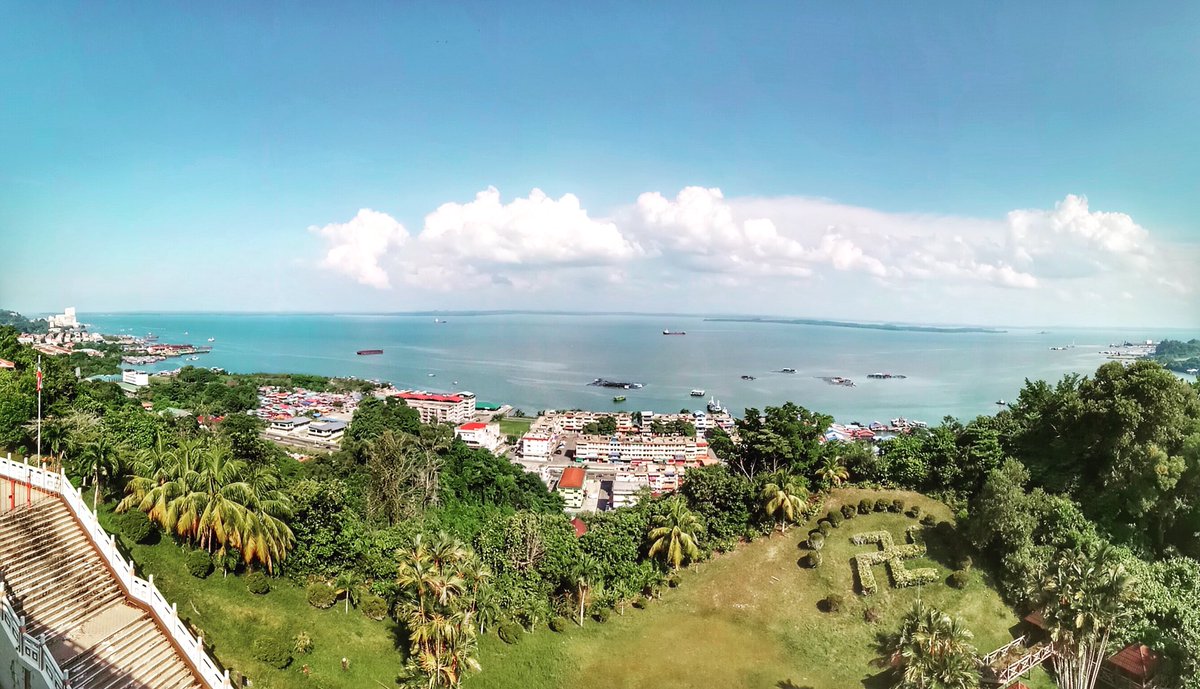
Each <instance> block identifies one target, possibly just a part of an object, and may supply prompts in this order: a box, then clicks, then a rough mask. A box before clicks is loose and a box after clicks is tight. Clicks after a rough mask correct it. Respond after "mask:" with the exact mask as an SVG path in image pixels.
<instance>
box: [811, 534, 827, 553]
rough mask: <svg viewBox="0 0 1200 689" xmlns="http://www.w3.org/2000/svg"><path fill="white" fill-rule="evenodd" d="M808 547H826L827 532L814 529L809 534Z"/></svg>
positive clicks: (816, 548)
mask: <svg viewBox="0 0 1200 689" xmlns="http://www.w3.org/2000/svg"><path fill="white" fill-rule="evenodd" d="M808 547H809V548H810V549H812V550H820V549H821V548H824V547H825V534H823V533H821V532H820V531H814V532H813V533H810V534H809V535H808Z"/></svg>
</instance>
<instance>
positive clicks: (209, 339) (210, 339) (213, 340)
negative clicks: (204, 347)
mask: <svg viewBox="0 0 1200 689" xmlns="http://www.w3.org/2000/svg"><path fill="white" fill-rule="evenodd" d="M208 341H209V342H216V341H217V338H215V337H210V338H208Z"/></svg>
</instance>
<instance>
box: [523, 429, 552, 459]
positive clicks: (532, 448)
mask: <svg viewBox="0 0 1200 689" xmlns="http://www.w3.org/2000/svg"><path fill="white" fill-rule="evenodd" d="M550 442H551V438H550V436H549V435H546V434H544V433H533V432H529V433H526V434H525V435H523V436H521V441H520V446H519V447H518V448H517V453H518V454H519V455H520V456H521V457H523V458H527V459H548V458H549V457H550Z"/></svg>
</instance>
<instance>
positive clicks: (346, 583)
mask: <svg viewBox="0 0 1200 689" xmlns="http://www.w3.org/2000/svg"><path fill="white" fill-rule="evenodd" d="M333 592H334V593H333V595H334V596H336V597H341V598H343V599H344V600H345V601H346V603H345V611H344V612H346V613H349V612H350V606H351V605H353V606H354V607H356V608H357V607H358V600H359V598H360V596H361V595H362V577H361V576H359V574H358V572H355V571H353V570H347V571H345V572H342V573H341V574H339V575H338V577H337V579H336V580H335V581H334V584H333Z"/></svg>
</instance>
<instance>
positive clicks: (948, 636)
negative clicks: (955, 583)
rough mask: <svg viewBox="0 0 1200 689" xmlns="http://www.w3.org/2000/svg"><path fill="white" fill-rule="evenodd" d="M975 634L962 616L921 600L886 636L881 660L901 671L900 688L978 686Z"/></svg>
mask: <svg viewBox="0 0 1200 689" xmlns="http://www.w3.org/2000/svg"><path fill="white" fill-rule="evenodd" d="M972 638H973V636H972V634H971V632H970V630H968V629H967V628H966V626H965V625H964V624H963V622H962V620H961V619H959V618H957V617H951V616H950V615H948V614H946V613H944V612H942V611H940V610H937V609H936V608H932V607H929V606H926V605H925V604H924V603H922V602H921V601H920V600H918V601H917V602H916V603H914V604H913V607H912V608H910V609H909V611H908V612H907V613H905V614H904V617H903V618H901V620H900V628H899V629H898V630H896V631H895V632H894V633H892V634H890V635H888V636H886V637H884V638H883V640H882V642H881V643H880V645H879V650H880V651H881V652H882V656H881V657H880V659H879V663H880V664H881V665H884V666H885V667H888V668H891V669H892V670H893V671H895V672H896V673H897V675H896V682H895V684H894V686H895V687H897V689H974V688H975V687H978V686H979V670H978V667H977V664H976V661H975V657H976V656H975V647H974V646H973V645H972V644H971V640H972Z"/></svg>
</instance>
